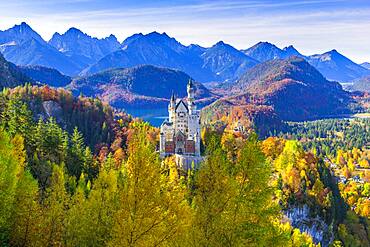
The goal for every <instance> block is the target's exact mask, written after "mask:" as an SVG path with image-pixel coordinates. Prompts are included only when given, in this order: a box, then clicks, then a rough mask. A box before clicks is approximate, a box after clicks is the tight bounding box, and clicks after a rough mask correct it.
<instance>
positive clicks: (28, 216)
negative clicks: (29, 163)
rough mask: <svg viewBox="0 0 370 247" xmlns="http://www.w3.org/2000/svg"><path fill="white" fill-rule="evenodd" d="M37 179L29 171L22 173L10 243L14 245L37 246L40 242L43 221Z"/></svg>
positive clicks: (16, 197) (15, 203)
mask: <svg viewBox="0 0 370 247" xmlns="http://www.w3.org/2000/svg"><path fill="white" fill-rule="evenodd" d="M38 191H39V188H38V184H37V181H36V180H35V179H34V178H33V177H32V175H31V174H30V173H29V172H27V171H26V172H24V173H22V174H21V176H20V179H19V182H18V184H17V189H16V195H15V202H14V205H15V207H14V212H13V215H12V227H11V234H10V244H11V245H12V246H36V245H39V244H40V236H39V232H40V225H41V224H42V221H41V220H40V216H41V207H40V205H39V192H38Z"/></svg>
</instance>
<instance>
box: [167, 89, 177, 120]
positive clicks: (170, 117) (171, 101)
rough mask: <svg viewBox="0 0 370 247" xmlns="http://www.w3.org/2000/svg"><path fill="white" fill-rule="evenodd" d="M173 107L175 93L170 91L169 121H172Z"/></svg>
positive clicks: (173, 115)
mask: <svg viewBox="0 0 370 247" xmlns="http://www.w3.org/2000/svg"><path fill="white" fill-rule="evenodd" d="M175 107H176V98H175V94H174V93H173V92H172V95H171V100H170V103H169V104H168V118H169V121H170V122H173V121H174V117H175Z"/></svg>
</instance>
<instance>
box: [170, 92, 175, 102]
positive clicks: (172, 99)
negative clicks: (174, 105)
mask: <svg viewBox="0 0 370 247" xmlns="http://www.w3.org/2000/svg"><path fill="white" fill-rule="evenodd" d="M171 102H175V94H174V92H173V91H172V95H171Z"/></svg>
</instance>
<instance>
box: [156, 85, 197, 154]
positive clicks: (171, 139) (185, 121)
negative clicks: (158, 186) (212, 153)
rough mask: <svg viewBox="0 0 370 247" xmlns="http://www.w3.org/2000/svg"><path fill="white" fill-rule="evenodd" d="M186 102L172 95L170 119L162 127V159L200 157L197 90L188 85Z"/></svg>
mask: <svg viewBox="0 0 370 247" xmlns="http://www.w3.org/2000/svg"><path fill="white" fill-rule="evenodd" d="M187 93H188V98H187V101H186V102H185V101H184V100H182V99H176V98H175V95H174V94H172V97H171V100H170V103H169V105H168V115H169V116H168V119H166V120H165V121H164V122H163V123H162V125H161V131H160V145H159V152H160V155H161V157H166V156H169V155H172V154H177V155H186V156H194V157H200V112H199V110H197V107H196V105H195V103H194V94H195V88H194V84H193V82H192V81H191V80H189V83H188V85H187Z"/></svg>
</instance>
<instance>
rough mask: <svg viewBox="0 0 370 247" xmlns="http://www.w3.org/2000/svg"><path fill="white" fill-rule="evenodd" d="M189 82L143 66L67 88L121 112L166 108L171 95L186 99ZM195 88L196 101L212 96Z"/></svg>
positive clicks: (182, 75)
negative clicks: (141, 108)
mask: <svg viewBox="0 0 370 247" xmlns="http://www.w3.org/2000/svg"><path fill="white" fill-rule="evenodd" d="M190 79H191V77H190V76H189V75H187V74H185V73H184V72H181V71H178V70H173V69H167V68H160V67H155V66H152V65H140V66H135V67H132V68H127V69H111V70H107V71H103V72H100V73H96V74H94V75H91V76H84V77H78V78H75V79H74V80H73V81H72V82H71V84H70V85H68V88H69V89H71V90H72V91H73V92H74V93H75V94H80V93H82V94H84V95H87V96H93V97H99V98H101V99H103V100H104V101H106V102H109V103H110V104H111V105H112V106H115V107H119V108H126V107H138V106H141V107H147V108H155V107H158V105H161V106H164V105H165V104H167V102H168V99H169V98H170V97H171V94H172V93H175V94H177V95H178V97H185V96H186V85H187V82H188V81H189V80H190ZM195 86H196V98H197V99H204V98H209V97H212V96H213V95H212V94H211V93H210V92H209V91H208V89H206V88H205V87H204V86H203V85H202V84H201V83H197V82H195Z"/></svg>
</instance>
